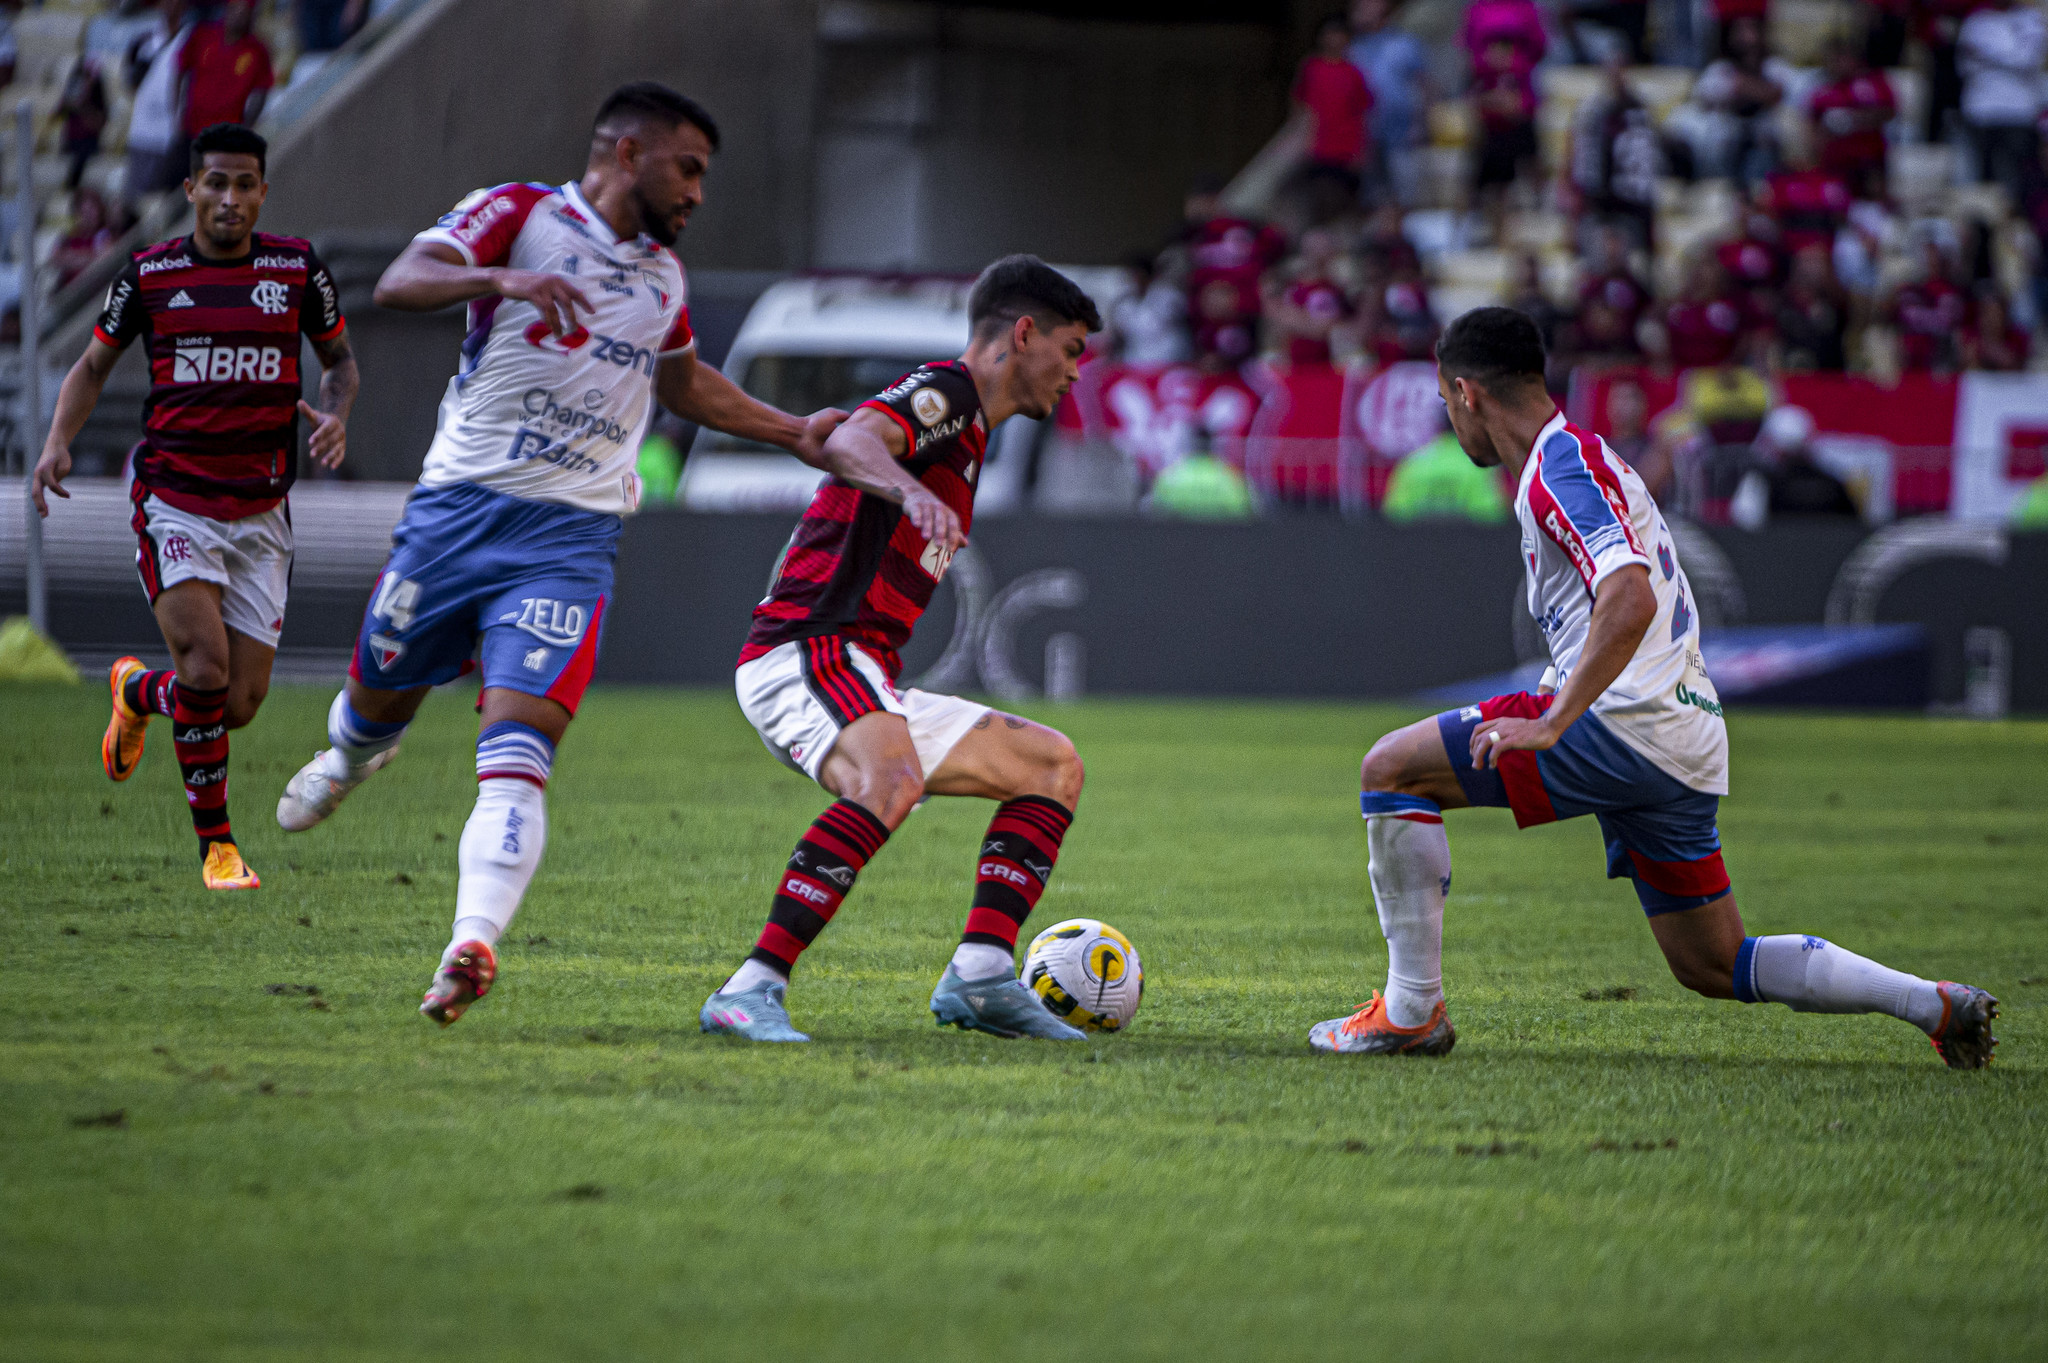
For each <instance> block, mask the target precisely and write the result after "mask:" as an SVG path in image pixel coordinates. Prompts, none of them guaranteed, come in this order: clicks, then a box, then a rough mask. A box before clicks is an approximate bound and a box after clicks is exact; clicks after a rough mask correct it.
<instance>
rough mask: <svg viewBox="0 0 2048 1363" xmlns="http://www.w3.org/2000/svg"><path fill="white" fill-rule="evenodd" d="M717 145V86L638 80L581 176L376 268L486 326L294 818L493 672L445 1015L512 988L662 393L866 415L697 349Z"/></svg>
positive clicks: (399, 534) (449, 405)
mask: <svg viewBox="0 0 2048 1363" xmlns="http://www.w3.org/2000/svg"><path fill="white" fill-rule="evenodd" d="M717 148H718V128H717V125H716V124H715V123H714V122H713V121H712V119H711V116H710V115H709V114H708V113H706V112H705V111H704V109H703V108H702V107H700V106H699V105H698V104H696V103H695V102H694V101H692V100H689V99H686V98H684V97H683V96H682V95H679V94H677V93H676V92H675V91H673V90H670V89H668V88H666V87H665V86H661V85H656V84H654V83H652V82H640V83H636V84H633V85H627V86H623V87H621V88H620V89H618V90H616V91H614V92H613V93H612V95H611V96H610V97H609V98H607V99H606V100H605V102H604V104H603V106H602V107H601V108H600V109H599V110H598V114H597V119H596V121H595V124H594V126H593V128H592V132H591V146H590V160H589V162H588V164H587V166H586V167H585V169H584V172H583V175H582V177H581V178H580V179H577V180H573V181H570V182H569V183H567V184H562V185H545V184H509V185H500V186H498V187H497V188H496V189H492V190H487V191H480V192H478V193H476V194H474V195H471V196H470V197H469V198H468V199H466V200H464V201H463V202H462V203H461V204H459V205H457V207H456V209H455V211H454V212H452V213H450V214H448V215H447V216H446V217H445V218H443V219H442V220H441V221H440V222H439V223H438V224H437V225H435V226H434V227H431V228H429V229H428V230H426V231H425V232H422V233H420V235H419V236H418V237H417V238H415V239H414V241H413V243H412V245H411V246H410V247H408V248H407V249H406V251H405V252H404V253H403V254H402V255H400V256H399V258H398V259H397V260H396V261H394V262H393V263H392V265H391V267H390V268H389V269H388V270H386V271H385V272H384V277H383V278H382V279H380V280H379V281H378V283H377V302H378V303H379V304H381V305H382V306H384V307H390V308H399V309H403V310H406V311H415V312H425V311H431V310H433V309H436V308H443V307H448V306H450V305H452V304H456V303H467V304H468V305H469V320H470V331H469V336H468V339H466V340H465V341H464V342H463V346H462V364H461V367H460V369H459V370H458V371H457V372H456V375H455V377H454V379H453V380H452V381H451V382H450V383H449V385H448V392H447V396H446V397H445V398H443V399H442V402H441V412H440V418H439V421H438V423H437V424H436V427H435V431H434V442H433V444H432V446H431V447H429V449H428V451H427V457H426V465H425V468H424V469H423V470H422V472H421V474H420V485H419V488H418V489H417V490H416V491H415V492H414V493H413V495H412V497H411V499H410V500H409V501H408V502H407V503H406V508H405V514H404V516H402V517H401V518H400V520H399V522H398V527H397V529H396V530H395V531H394V532H393V533H392V548H391V558H390V560H389V561H388V562H387V563H386V564H385V567H384V572H383V574H382V576H381V577H380V578H379V579H378V582H377V586H376V589H375V591H374V592H373V593H372V595H371V598H370V604H369V609H368V610H367V611H366V612H365V614H364V618H363V623H362V628H361V630H360V632H359V634H358V636H357V639H356V651H355V659H354V661H353V662H352V663H351V664H350V666H349V680H348V685H347V686H346V688H344V689H343V691H342V692H341V694H339V695H337V696H336V697H335V698H334V704H333V706H332V707H331V708H330V709H329V711H328V717H327V736H328V740H329V742H330V743H331V744H332V745H333V746H332V747H330V748H328V749H327V750H326V751H324V752H322V753H320V754H319V755H318V756H316V757H315V758H314V759H313V760H312V761H311V762H309V763H307V764H306V766H305V767H304V768H302V769H301V770H300V771H299V773H298V774H297V775H296V776H294V777H293V778H292V780H291V782H290V784H289V785H287V786H286V787H285V791H284V796H283V798H282V799H281V800H279V802H278V807H277V821H278V823H279V824H280V825H282V826H283V827H284V828H285V829H286V830H288V831H292V832H297V831H300V830H303V829H307V828H311V827H312V826H313V825H314V824H317V823H319V822H320V821H321V820H323V819H325V818H326V817H327V816H328V815H330V814H332V813H333V812H334V810H335V809H336V807H338V806H339V805H340V804H341V802H342V800H343V799H344V798H345V797H346V796H347V795H348V793H349V792H350V791H352V790H353V789H355V787H357V786H358V785H360V784H362V782H363V781H364V780H366V779H368V777H369V776H370V775H371V774H372V773H374V772H375V771H377V770H378V768H379V767H381V766H383V765H384V763H386V762H387V761H388V760H389V759H390V758H391V756H392V755H393V754H394V753H395V752H396V751H397V749H398V742H399V738H400V736H401V735H403V734H404V732H405V727H406V725H407V724H408V723H410V722H411V720H412V717H413V714H414V712H415V711H417V710H418V709H419V706H420V702H421V701H423V700H424V699H425V698H426V694H427V692H428V690H429V689H431V688H432V687H434V686H437V685H439V684H441V683H443V682H449V681H453V680H454V679H455V678H456V677H458V676H461V675H463V674H465V673H467V672H469V671H471V670H479V671H481V673H482V682H483V686H482V690H481V692H480V694H479V696H478V700H477V709H478V710H479V711H480V712H481V715H482V727H481V731H480V732H479V734H478V736H477V747H476V775H477V798H476V807H475V809H474V810H473V811H472V812H471V814H470V818H469V823H468V825H467V826H466V827H465V828H464V829H463V832H462V842H461V844H460V847H459V848H458V852H457V856H458V860H459V863H460V866H461V877H460V879H459V880H458V881H457V884H456V891H455V926H454V932H453V935H452V936H451V938H450V940H449V943H448V946H447V949H446V950H445V951H444V952H443V953H442V955H441V961H440V965H439V967H438V968H437V969H436V971H435V973H434V978H433V982H432V984H431V985H430V986H429V987H428V989H427V994H426V998H425V1000H424V1002H423V1003H422V1004H421V1006H420V1011H421V1012H422V1013H424V1014H425V1015H426V1016H428V1017H429V1018H432V1019H433V1020H434V1021H436V1022H438V1023H440V1024H441V1025H442V1026H447V1025H448V1024H449V1023H452V1022H453V1021H455V1019H457V1018H458V1017H460V1016H462V1013H463V1011H464V1010H465V1009H467V1008H468V1007H469V1006H470V1005H471V1004H473V1003H475V1002H476V1000H477V999H479V998H481V997H482V996H483V995H484V994H485V993H486V992H488V991H489V989H490V987H491V982H492V981H493V980H494V979H495V978H496V977H497V970H498V960H497V952H496V946H497V942H498V940H499V938H500V936H501V935H502V934H503V933H504V931H505V929H506V927H507V926H508V925H509V924H510V923H511V921H512V915H513V914H514V913H516V912H517V911H518V909H519V902H520V899H521V897H522V896H523V895H524V894H525V893H526V887H527V884H528V882H530V881H531V880H532V879H533V875H534V872H535V871H536V870H537V869H538V868H539V866H540V859H541V851H542V847H543V845H544V844H545V842H546V839H547V804H546V798H545V793H546V789H547V783H548V777H549V775H550V773H551V772H552V770H553V767H554V760H555V749H556V746H557V745H558V744H560V742H561V741H562V735H563V733H564V732H565V731H566V730H567V729H568V727H569V722H570V720H571V719H572V718H573V717H574V716H575V713H576V707H577V705H578V703H579V702H580V701H581V700H582V697H583V690H584V687H585V686H586V685H588V684H589V681H590V677H591V672H592V670H593V669H594V667H595V666H596V663H597V650H598V640H599V636H600V633H601V631H602V629H603V625H604V614H605V606H606V604H607V603H608V602H609V600H610V598H611V590H612V561H613V557H614V555H615V553H616V549H617V545H618V541H619V533H620V529H621V527H622V518H623V517H624V516H626V515H628V514H630V513H631V512H632V511H633V510H634V509H635V507H636V506H637V505H638V503H639V500H640V480H639V476H638V474H637V473H636V472H635V471H634V463H635V457H636V454H637V451H638V450H639V447H640V439H641V437H642V436H643V435H644V434H645V433H646V429H647V422H648V419H649V416H650V415H651V413H652V404H653V402H654V401H655V400H658V401H660V402H661V403H662V405H663V406H665V407H667V408H668V409H669V410H670V411H673V412H675V413H677V414H678V415H680V416H683V417H686V418H688V419H690V420H693V421H697V422H699V423H701V424H703V425H706V426H710V427H712V428H713V429H715V430H721V431H728V432H731V433H732V434H735V435H739V436H743V437H746V438H748V439H751V440H758V441H762V442H765V443H769V444H774V445H779V446H782V447H783V448H784V449H787V450H789V451H790V452H791V453H793V454H795V455H797V456H798V457H799V458H803V459H807V460H809V461H811V462H820V461H821V460H822V458H823V456H822V454H821V453H820V451H821V450H822V448H823V444H824V439H825V437H826V436H827V435H829V434H830V433H831V431H832V429H833V428H834V427H835V426H837V425H838V424H839V422H841V421H844V420H845V419H846V417H845V414H844V413H843V412H829V411H828V412H819V413H815V414H813V415H812V416H810V417H808V418H803V417H795V416H791V415H789V414H788V413H786V412H780V411H777V410H776V409H775V408H773V407H768V406H765V405H763V404H762V403H759V402H756V401H755V400H754V399H753V398H750V397H748V396H747V395H746V394H745V393H743V392H741V391H740V390H739V389H738V388H737V387H735V386H734V385H733V384H732V383H731V382H729V381H728V380H727V379H726V378H725V377H724V376H723V375H721V374H720V373H719V372H718V371H717V370H715V369H713V368H712V367H711V366H710V365H705V364H699V363H698V362H697V354H696V341H695V339H694V337H693V336H692V334H691V331H690V313H689V305H688V302H687V299H686V296H685V284H684V278H683V268H682V265H681V264H680V263H679V262H678V261H677V259H676V257H675V254H674V252H673V251H671V250H670V249H669V248H670V247H672V246H673V245H674V244H675V242H676V238H677V236H678V235H679V234H680V233H681V231H682V229H683V224H684V223H685V221H686V220H687V219H688V218H689V216H690V214H691V212H692V211H693V210H694V209H695V208H696V207H697V205H698V204H699V203H701V202H702V201H703V197H704V193H703V183H704V174H705V172H706V170H708V169H709V167H710V163H711V157H712V154H713V152H715V151H716V150H717Z"/></svg>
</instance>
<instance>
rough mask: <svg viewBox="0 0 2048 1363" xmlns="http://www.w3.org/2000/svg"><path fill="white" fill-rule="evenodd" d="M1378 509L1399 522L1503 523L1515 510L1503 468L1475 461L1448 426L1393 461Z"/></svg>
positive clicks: (1382, 513)
mask: <svg viewBox="0 0 2048 1363" xmlns="http://www.w3.org/2000/svg"><path fill="white" fill-rule="evenodd" d="M1380 514H1381V515H1382V516H1385V517H1386V518H1387V519H1388V520H1390V521H1393V522H1394V523H1395V524H1397V525H1402V524H1407V523H1409V522H1411V521H1421V520H1439V521H1440V520H1459V521H1476V522H1478V523H1480V524H1482V525H1500V524H1503V523H1504V522H1506V521H1507V520H1509V519H1510V518H1511V516H1512V515H1513V511H1512V508H1511V507H1510V506H1509V504H1508V496H1507V492H1506V491H1505V490H1504V489H1503V488H1502V487H1501V477H1500V470H1499V469H1483V468H1480V467H1479V466H1478V465H1477V464H1474V463H1473V462H1472V458H1471V456H1470V455H1468V454H1466V453H1465V451H1464V448H1463V447H1462V446H1461V445H1459V444H1458V437H1457V436H1455V435H1453V434H1451V432H1449V431H1445V432H1444V433H1443V434H1441V435H1439V436H1437V438H1436V439H1434V440H1432V441H1430V442H1429V443H1428V444H1427V445H1424V446H1423V447H1422V448H1421V449H1419V450H1416V451H1415V452H1414V453H1413V454H1410V455H1408V456H1407V457H1406V458H1404V459H1403V460H1402V461H1401V462H1400V463H1398V464H1396V465H1394V472H1393V473H1392V474H1391V475H1390V476H1389V477H1388V479H1387V491H1386V495H1385V497H1383V498H1382V499H1381V501H1380Z"/></svg>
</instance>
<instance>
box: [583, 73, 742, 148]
mask: <svg viewBox="0 0 2048 1363" xmlns="http://www.w3.org/2000/svg"><path fill="white" fill-rule="evenodd" d="M649 123H654V124H658V125H660V126H661V127H663V128H679V127H681V126H682V125H683V124H685V123H688V124H690V125H691V126H692V127H694V128H696V129H697V130H698V131H699V132H701V133H703V134H704V137H705V140H706V141H708V142H710V143H711V150H713V151H717V150H718V122H717V120H716V119H714V118H712V117H711V114H710V111H709V110H707V109H706V108H705V107H704V106H703V105H701V104H699V103H698V102H697V101H696V100H694V99H691V98H690V97H689V96H688V95H682V94H677V93H676V92H675V91H674V90H671V89H669V88H668V87H667V86H666V85H663V84H662V83H661V82H660V81H653V80H636V81H634V82H633V83H632V84H631V85H621V86H620V87H619V88H618V89H616V90H614V91H612V92H611V93H610V94H609V95H606V96H605V99H604V103H603V104H600V105H599V106H598V108H597V118H596V119H595V120H593V121H592V123H591V125H590V135H591V137H592V138H593V139H602V140H610V139H612V138H618V137H624V136H625V135H626V134H627V133H629V132H631V131H632V130H633V129H634V128H636V127H641V126H644V125H646V124H649Z"/></svg>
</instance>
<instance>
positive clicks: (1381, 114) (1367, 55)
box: [1351, 0, 1430, 208]
mask: <svg viewBox="0 0 2048 1363" xmlns="http://www.w3.org/2000/svg"><path fill="white" fill-rule="evenodd" d="M1393 17H1394V0H1355V3H1354V4H1353V5H1352V6H1351V33H1352V37H1351V64H1352V65H1353V66H1356V67H1357V68H1358V71H1359V74H1360V75H1362V76H1364V77H1365V84H1366V88H1367V89H1369V90H1371V91H1372V114H1371V116H1370V118H1369V120H1368V122H1367V128H1368V131H1369V133H1370V136H1368V137H1367V138H1366V144H1365V156H1366V160H1365V175H1364V180H1365V188H1364V197H1365V202H1366V204H1367V205H1368V206H1369V207H1375V208H1376V207H1378V206H1380V205H1382V204H1390V203H1394V204H1401V205H1403V206H1404V207H1406V206H1412V205H1413V204H1414V203H1415V202H1416V201H1417V199H1418V198H1419V197H1420V196H1419V193H1418V189H1419V182H1420V179H1421V166H1420V160H1421V154H1422V147H1423V144H1424V143H1426V142H1427V141H1428V140H1429V94H1430V90H1429V50H1428V49H1427V48H1425V47H1424V46H1423V45H1422V40H1421V39H1420V38H1418V37H1416V36H1415V35H1414V34H1413V33H1410V32H1409V31H1408V30H1407V29H1405V28H1402V27H1401V26H1400V25H1399V24H1396V23H1394V22H1393Z"/></svg>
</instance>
